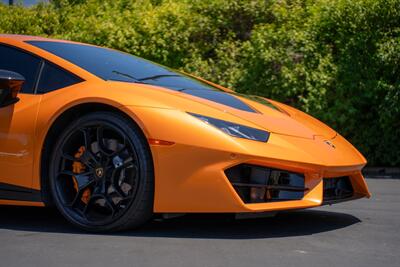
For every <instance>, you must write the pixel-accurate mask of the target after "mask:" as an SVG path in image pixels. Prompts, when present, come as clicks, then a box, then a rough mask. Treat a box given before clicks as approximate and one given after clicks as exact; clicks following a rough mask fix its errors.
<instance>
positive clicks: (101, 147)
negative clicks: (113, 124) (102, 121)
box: [96, 125, 110, 156]
mask: <svg viewBox="0 0 400 267" xmlns="http://www.w3.org/2000/svg"><path fill="white" fill-rule="evenodd" d="M96 139H97V143H98V145H99V150H100V152H101V153H103V154H104V155H107V156H109V155H110V153H108V152H107V148H106V145H105V144H104V126H103V125H101V126H100V127H98V128H97V130H96Z"/></svg>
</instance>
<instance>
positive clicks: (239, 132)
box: [188, 112, 269, 142]
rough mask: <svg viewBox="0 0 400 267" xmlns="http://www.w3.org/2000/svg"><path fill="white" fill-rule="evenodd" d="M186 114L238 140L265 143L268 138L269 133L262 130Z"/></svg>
mask: <svg viewBox="0 0 400 267" xmlns="http://www.w3.org/2000/svg"><path fill="white" fill-rule="evenodd" d="M188 114H190V115H192V116H194V117H196V118H198V119H200V120H202V121H204V122H205V123H207V124H210V125H212V126H214V127H216V128H218V129H220V130H221V131H223V132H224V133H226V134H229V135H231V136H234V137H239V138H244V139H249V140H254V141H260V142H267V141H268V138H269V132H267V131H263V130H258V129H255V128H251V127H247V126H244V125H240V124H236V123H232V122H229V121H223V120H219V119H215V118H211V117H207V116H203V115H199V114H195V113H190V112H188Z"/></svg>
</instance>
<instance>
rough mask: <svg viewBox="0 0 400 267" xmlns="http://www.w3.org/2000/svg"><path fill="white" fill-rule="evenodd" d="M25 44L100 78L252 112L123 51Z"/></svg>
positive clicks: (188, 78) (237, 101) (197, 82)
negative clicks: (142, 84) (179, 92)
mask: <svg viewBox="0 0 400 267" xmlns="http://www.w3.org/2000/svg"><path fill="white" fill-rule="evenodd" d="M27 43H29V44H31V45H34V46H36V47H39V48H41V49H43V50H46V51H48V52H50V53H52V54H54V55H56V56H58V57H61V58H63V59H65V60H67V61H69V62H71V63H73V64H75V65H77V66H79V67H81V68H83V69H85V70H87V71H88V72H90V73H92V74H94V75H96V76H98V77H100V78H102V79H103V80H113V81H121V82H132V83H145V84H151V85H156V86H161V87H165V88H168V89H172V90H175V91H181V92H183V93H186V94H190V95H193V96H196V97H200V98H204V99H207V100H210V101H213V102H217V103H220V104H223V105H227V106H230V107H233V108H236V109H240V110H244V111H248V112H255V111H254V110H253V109H252V108H251V107H250V106H248V105H247V104H246V103H244V102H243V101H241V100H240V99H238V98H236V97H234V96H233V95H232V94H228V93H226V92H224V91H222V90H220V89H218V88H216V87H214V86H211V85H209V84H207V83H205V82H202V81H200V80H198V79H195V78H192V77H191V76H189V75H186V74H183V73H181V72H177V71H174V70H172V69H170V68H168V67H165V66H161V65H159V64H156V63H154V62H151V61H148V60H145V59H142V58H139V57H136V56H133V55H130V54H127V53H123V52H120V51H116V50H113V49H108V48H102V47H98V46H92V45H85V44H77V43H67V42H54V41H27Z"/></svg>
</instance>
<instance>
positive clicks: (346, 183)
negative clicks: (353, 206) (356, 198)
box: [324, 176, 354, 204]
mask: <svg viewBox="0 0 400 267" xmlns="http://www.w3.org/2000/svg"><path fill="white" fill-rule="evenodd" d="M353 192H354V191H353V187H352V185H351V182H350V179H349V177H348V176H343V177H336V178H324V204H330V203H336V202H340V201H345V200H348V199H351V198H352V197H353Z"/></svg>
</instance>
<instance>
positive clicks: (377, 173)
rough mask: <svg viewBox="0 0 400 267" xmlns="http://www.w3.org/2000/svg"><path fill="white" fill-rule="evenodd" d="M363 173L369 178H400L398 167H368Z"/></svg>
mask: <svg viewBox="0 0 400 267" xmlns="http://www.w3.org/2000/svg"><path fill="white" fill-rule="evenodd" d="M362 173H363V175H364V176H365V177H366V178H369V179H400V168H398V167H390V168H389V167H366V168H364V169H363V170H362Z"/></svg>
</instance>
